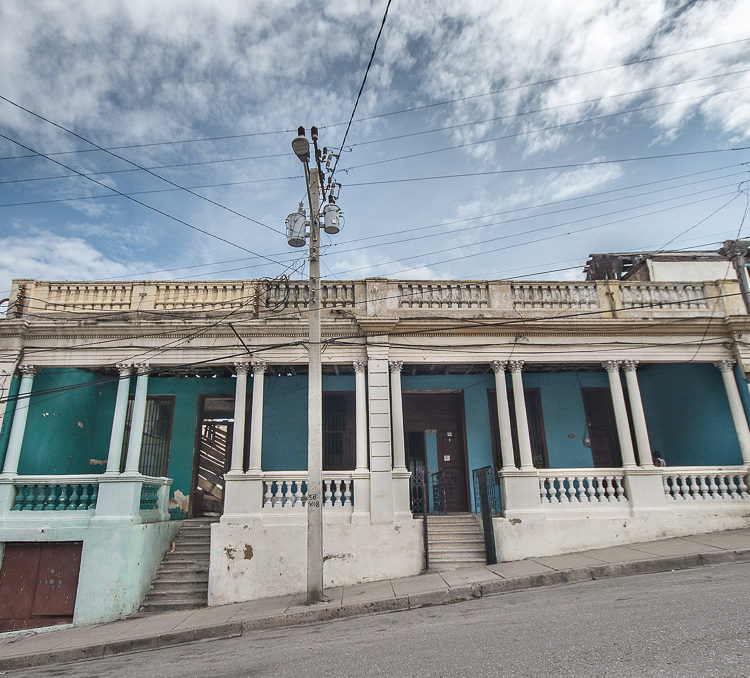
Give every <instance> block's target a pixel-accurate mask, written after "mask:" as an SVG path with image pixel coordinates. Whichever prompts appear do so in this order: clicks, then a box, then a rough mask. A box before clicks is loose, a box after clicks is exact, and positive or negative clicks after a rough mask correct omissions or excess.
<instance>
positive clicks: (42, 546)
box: [0, 542, 82, 631]
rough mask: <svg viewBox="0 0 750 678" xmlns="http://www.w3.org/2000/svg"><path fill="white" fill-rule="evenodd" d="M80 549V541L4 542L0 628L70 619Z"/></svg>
mask: <svg viewBox="0 0 750 678" xmlns="http://www.w3.org/2000/svg"><path fill="white" fill-rule="evenodd" d="M81 550H82V544H81V542H46V543H36V544H33V543H26V542H23V543H6V544H5V553H4V555H3V563H2V568H0V631H13V630H15V629H29V628H36V627H40V626H52V625H56V624H65V623H68V622H72V621H73V611H74V609H75V603H76V594H77V592H78V573H79V571H80V568H81Z"/></svg>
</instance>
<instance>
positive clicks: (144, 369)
mask: <svg viewBox="0 0 750 678" xmlns="http://www.w3.org/2000/svg"><path fill="white" fill-rule="evenodd" d="M134 367H135V371H136V374H137V375H138V376H139V377H142V376H144V375H147V374H148V373H149V370H150V369H151V364H150V363H135V365H134Z"/></svg>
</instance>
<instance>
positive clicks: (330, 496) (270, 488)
mask: <svg viewBox="0 0 750 678" xmlns="http://www.w3.org/2000/svg"><path fill="white" fill-rule="evenodd" d="M263 475H264V478H263V508H265V509H294V508H297V509H300V508H303V507H305V506H307V502H308V500H309V497H308V494H307V473H304V472H303V473H293V472H292V473H289V472H278V473H264V474H263ZM321 500H322V502H323V508H333V509H336V508H350V509H351V508H353V506H354V482H353V480H352V475H351V473H333V472H328V473H324V474H323V496H322V497H321Z"/></svg>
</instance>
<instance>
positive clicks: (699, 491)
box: [662, 468, 750, 501]
mask: <svg viewBox="0 0 750 678" xmlns="http://www.w3.org/2000/svg"><path fill="white" fill-rule="evenodd" d="M662 483H663V485H664V495H665V497H666V499H667V501H747V500H750V494H748V491H747V489H748V474H747V470H746V469H744V468H742V469H736V470H733V469H722V468H714V469H706V468H701V469H697V468H696V469H691V470H689V471H686V470H685V469H682V470H680V471H675V470H671V469H664V470H663V471H662Z"/></svg>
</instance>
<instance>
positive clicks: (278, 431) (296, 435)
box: [262, 375, 356, 471]
mask: <svg viewBox="0 0 750 678" xmlns="http://www.w3.org/2000/svg"><path fill="white" fill-rule="evenodd" d="M355 387H356V385H355V380H354V376H353V375H351V376H339V377H337V376H334V375H323V390H324V391H352V392H354V389H355ZM263 393H264V399H263V461H262V466H263V470H265V471H302V470H307V377H306V376H302V377H269V376H267V377H266V378H265V380H264V384H263Z"/></svg>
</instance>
